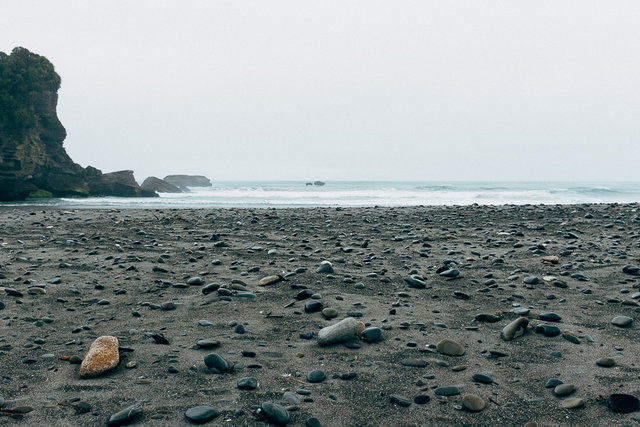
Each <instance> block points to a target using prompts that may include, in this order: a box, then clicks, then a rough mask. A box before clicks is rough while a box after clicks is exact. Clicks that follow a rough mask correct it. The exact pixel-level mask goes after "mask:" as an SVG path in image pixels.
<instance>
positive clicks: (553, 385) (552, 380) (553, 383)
mask: <svg viewBox="0 0 640 427" xmlns="http://www.w3.org/2000/svg"><path fill="white" fill-rule="evenodd" d="M560 384H562V381H560V380H559V379H557V378H549V379H548V380H547V382H546V383H545V385H544V386H545V388H556V387H557V386H559V385H560Z"/></svg>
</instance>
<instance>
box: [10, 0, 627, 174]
mask: <svg viewBox="0 0 640 427" xmlns="http://www.w3.org/2000/svg"><path fill="white" fill-rule="evenodd" d="M639 22H640V2H637V1H614V2H603V1H583V0H580V1H578V0H576V1H558V0H555V1H536V2H530V1H529V2H524V1H478V0H471V1H450V0H446V1H444V0H438V1H424V0H422V1H414V2H409V1H373V0H366V1H364V0H363V1H345V0H341V1H304V0H290V1H273V0H271V1H252V2H246V1H238V0H232V1H159V0H144V1H143V0H136V1H130V0H128V1H122V0H109V1H86V0H77V1H51V0H42V1H33V0H20V1H5V2H3V5H2V13H1V16H0V50H1V51H3V52H7V53H8V52H9V51H10V50H11V49H12V48H13V47H15V46H24V47H26V48H27V49H29V50H31V51H33V52H35V53H38V54H41V55H44V56H46V57H47V58H49V60H50V61H51V62H53V64H54V65H55V67H56V70H57V71H58V73H59V74H60V75H61V77H62V89H61V91H60V98H59V104H58V114H59V116H60V119H61V121H62V123H63V125H64V126H65V127H66V129H67V132H68V137H67V140H66V142H65V147H66V149H67V152H68V153H69V154H70V156H71V157H72V158H73V159H74V160H75V161H76V162H78V163H80V164H81V165H83V166H87V165H93V166H96V167H98V168H99V169H102V170H103V171H104V172H108V171H113V170H119V169H134V170H135V172H136V178H138V180H139V181H141V180H142V179H144V178H145V177H147V176H149V175H156V176H160V177H162V176H164V175H166V174H169V173H201V174H205V175H208V176H209V177H210V178H212V179H214V180H277V179H293V180H298V179H299V180H308V179H323V180H336V179H352V180H640V168H638V160H639V159H640V141H639V138H640V132H639V131H640V25H638V23H639Z"/></svg>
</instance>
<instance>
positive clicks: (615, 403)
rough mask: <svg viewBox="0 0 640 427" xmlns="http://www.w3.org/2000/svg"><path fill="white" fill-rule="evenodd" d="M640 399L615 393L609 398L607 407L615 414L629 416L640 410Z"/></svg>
mask: <svg viewBox="0 0 640 427" xmlns="http://www.w3.org/2000/svg"><path fill="white" fill-rule="evenodd" d="M638 404H639V402H638V398H637V397H635V396H632V395H630V394H623V393H614V394H612V395H610V396H609V397H608V398H607V405H608V406H609V408H610V409H611V410H612V411H613V412H619V413H623V414H627V413H629V412H635V411H637V410H638V409H639V406H638Z"/></svg>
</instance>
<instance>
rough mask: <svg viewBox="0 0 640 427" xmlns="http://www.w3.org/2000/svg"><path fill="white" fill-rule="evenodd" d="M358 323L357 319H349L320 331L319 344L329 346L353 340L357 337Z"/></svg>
mask: <svg viewBox="0 0 640 427" xmlns="http://www.w3.org/2000/svg"><path fill="white" fill-rule="evenodd" d="M357 323H358V321H357V320H356V319H355V318H353V317H347V318H345V319H343V320H341V321H339V322H338V323H335V324H333V325H330V326H326V327H324V328H322V329H320V331H319V332H318V344H320V345H321V346H327V345H332V344H338V343H342V342H345V341H349V340H353V339H354V338H355V336H356V325H357Z"/></svg>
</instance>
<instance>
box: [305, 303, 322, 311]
mask: <svg viewBox="0 0 640 427" xmlns="http://www.w3.org/2000/svg"><path fill="white" fill-rule="evenodd" d="M322 308H323V305H322V303H321V302H320V301H318V300H312V301H307V303H306V304H305V305H304V312H305V313H316V312H318V311H321V310H322Z"/></svg>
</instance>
